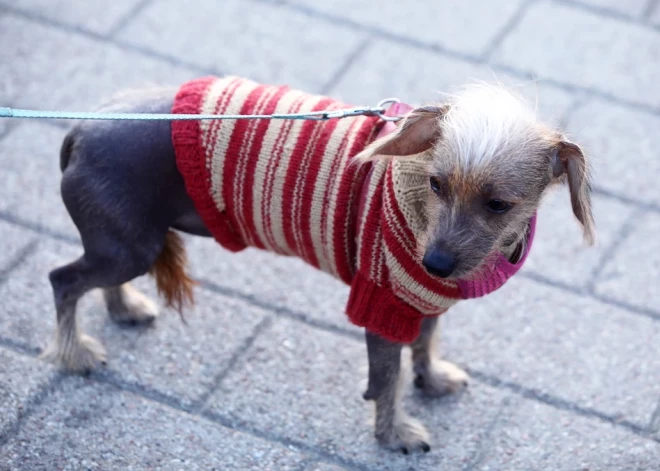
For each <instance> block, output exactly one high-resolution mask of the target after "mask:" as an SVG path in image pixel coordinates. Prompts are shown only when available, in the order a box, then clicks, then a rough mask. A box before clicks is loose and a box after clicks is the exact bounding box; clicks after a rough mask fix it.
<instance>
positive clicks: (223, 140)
mask: <svg viewBox="0 0 660 471" xmlns="http://www.w3.org/2000/svg"><path fill="white" fill-rule="evenodd" d="M257 86H258V85H257V84H256V83H255V82H252V81H249V80H244V81H242V83H241V84H240V85H239V87H238V88H237V89H236V91H235V92H234V93H233V94H232V97H231V101H230V102H229V106H227V109H226V110H225V113H226V114H238V113H240V111H241V107H242V106H243V101H244V100H245V97H246V96H248V94H249V93H250V92H251V91H252V90H254V89H255V88H256V87H257ZM235 126H236V121H235V120H226V121H223V122H222V126H220V130H219V132H218V133H217V136H215V139H214V142H212V144H214V145H212V146H211V147H212V154H211V155H210V156H209V158H210V159H211V168H210V172H211V196H212V197H213V200H214V201H215V204H216V206H217V207H218V210H220V211H224V209H225V202H224V200H223V198H222V184H223V181H222V180H223V173H224V166H225V165H224V164H225V158H226V153H227V147H228V146H229V141H230V139H231V135H232V132H233V131H234V127H235ZM210 137H213V135H211V136H210Z"/></svg>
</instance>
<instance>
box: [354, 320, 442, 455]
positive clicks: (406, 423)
mask: <svg viewBox="0 0 660 471" xmlns="http://www.w3.org/2000/svg"><path fill="white" fill-rule="evenodd" d="M366 338H367V352H368V354H369V386H368V387H367V391H366V392H365V393H364V398H365V399H366V400H373V401H375V402H376V438H377V439H378V441H379V442H380V443H381V444H383V445H384V446H386V447H388V448H390V449H393V450H400V451H403V453H406V454H407V453H409V452H411V451H414V450H416V449H421V450H423V451H424V452H427V451H429V450H430V449H431V448H430V446H429V444H428V441H429V434H428V432H427V431H426V429H425V428H424V426H423V425H422V424H421V423H420V422H419V421H418V420H416V419H413V418H412V417H409V416H408V415H407V414H406V413H405V412H404V411H403V408H402V407H401V394H400V380H399V372H400V370H401V347H402V345H401V344H399V343H394V342H390V341H388V340H385V339H383V338H382V337H379V336H378V335H375V334H372V333H370V332H367V333H366Z"/></svg>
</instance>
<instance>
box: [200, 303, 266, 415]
mask: <svg viewBox="0 0 660 471" xmlns="http://www.w3.org/2000/svg"><path fill="white" fill-rule="evenodd" d="M271 325H273V316H272V315H271V316H266V317H264V318H263V319H262V320H261V322H259V323H258V324H257V325H256V327H255V328H254V330H253V331H252V334H251V335H250V336H249V337H248V338H247V339H245V341H244V342H243V343H242V344H241V346H240V347H239V348H237V349H236V350H235V351H234V354H233V355H232V356H231V358H230V359H229V361H228V362H227V366H226V367H225V368H224V369H223V370H222V371H221V372H220V373H219V374H218V375H217V376H216V377H215V378H214V379H213V382H212V383H211V386H210V387H209V388H208V389H207V391H206V392H205V393H204V394H202V396H201V397H200V398H199V399H197V401H195V402H194V405H193V410H195V411H196V413H198V414H203V413H204V412H205V411H206V410H207V409H208V407H210V401H211V398H212V397H213V394H215V392H216V391H217V390H218V388H219V387H220V385H221V384H222V381H224V379H225V378H226V377H227V375H228V374H229V373H231V372H232V371H234V367H236V366H237V365H238V364H239V363H241V361H242V360H243V358H244V357H245V356H246V355H247V354H248V352H249V350H250V348H252V345H254V342H256V340H257V339H258V338H259V336H260V335H261V334H262V333H263V332H264V331H265V330H267V329H268V328H270V326H271Z"/></svg>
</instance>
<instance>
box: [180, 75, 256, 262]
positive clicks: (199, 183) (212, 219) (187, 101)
mask: <svg viewBox="0 0 660 471" xmlns="http://www.w3.org/2000/svg"><path fill="white" fill-rule="evenodd" d="M215 80H216V79H215V78H214V77H208V78H202V79H198V80H194V81H191V82H188V83H186V84H184V85H183V86H182V87H181V88H180V89H179V91H178V92H177V96H176V97H175V99H174V103H173V105H172V113H177V114H198V113H200V111H201V110H202V105H203V103H204V97H205V96H206V94H207V93H208V91H209V89H210V87H211V85H212V84H213V82H214V81H215ZM171 128H172V144H173V146H174V151H175V154H176V165H177V168H178V169H179V172H180V173H181V175H182V176H183V177H184V182H185V186H186V191H187V192H188V195H189V196H190V198H191V199H192V200H193V202H194V204H195V208H196V209H197V212H198V213H199V215H200V217H201V218H202V221H204V224H205V226H206V227H207V228H208V230H209V231H210V232H211V234H213V236H214V237H215V239H216V240H217V241H218V242H219V243H220V244H222V245H223V246H224V247H225V248H227V250H231V251H238V250H242V249H244V248H245V246H244V245H243V244H242V243H241V241H240V240H238V239H236V238H235V237H234V234H232V233H231V232H230V231H229V230H228V227H227V220H226V218H225V216H224V214H223V213H220V212H219V211H218V208H217V206H216V204H215V201H214V200H213V198H212V196H211V176H210V173H209V169H208V168H207V165H206V154H205V153H204V148H203V146H202V129H201V125H200V122H199V121H196V120H190V121H172V124H171Z"/></svg>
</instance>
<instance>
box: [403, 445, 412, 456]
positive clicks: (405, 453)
mask: <svg viewBox="0 0 660 471" xmlns="http://www.w3.org/2000/svg"><path fill="white" fill-rule="evenodd" d="M401 453H403V454H404V455H407V454H409V453H410V451H408V447H405V446H404V447H402V448H401Z"/></svg>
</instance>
